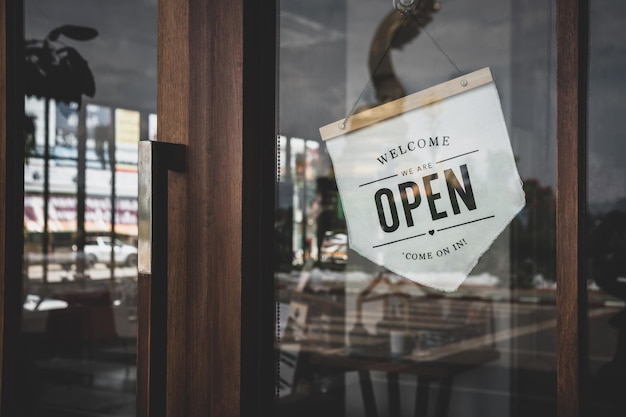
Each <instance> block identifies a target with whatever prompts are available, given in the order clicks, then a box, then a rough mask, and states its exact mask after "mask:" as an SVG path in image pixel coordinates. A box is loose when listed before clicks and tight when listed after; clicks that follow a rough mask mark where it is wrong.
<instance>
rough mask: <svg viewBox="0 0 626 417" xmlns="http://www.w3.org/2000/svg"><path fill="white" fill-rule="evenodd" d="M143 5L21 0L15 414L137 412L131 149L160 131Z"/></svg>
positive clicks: (151, 38)
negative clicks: (20, 303) (22, 152)
mask: <svg viewBox="0 0 626 417" xmlns="http://www.w3.org/2000/svg"><path fill="white" fill-rule="evenodd" d="M140 3H141V4H140ZM140 3H133V4H130V3H128V2H123V1H114V2H107V3H102V4H99V3H98V4H96V3H94V2H88V3H84V2H77V1H69V2H61V3H59V2H45V1H40V0H27V1H25V2H24V7H25V39H26V51H25V52H26V56H25V59H26V73H25V90H26V97H25V109H24V129H23V131H24V139H25V147H26V161H25V165H24V175H25V178H24V179H25V184H24V187H25V188H24V241H25V248H24V269H23V298H24V309H23V316H22V327H21V329H22V333H21V336H22V338H21V341H20V350H21V352H22V356H21V359H20V364H19V366H20V375H21V380H20V381H18V382H16V383H17V384H18V385H19V394H20V404H21V406H22V407H21V409H22V411H23V414H22V415H24V416H52V415H73V416H93V415H101V416H105V415H110V416H134V415H135V389H136V367H135V362H136V347H135V346H136V332H137V182H138V181H137V161H138V151H137V148H138V142H139V140H140V139H142V138H146V139H147V138H148V137H151V138H153V139H154V138H155V137H156V115H155V114H154V111H155V108H156V88H155V87H156V70H155V69H156V7H155V6H156V3H155V2H140Z"/></svg>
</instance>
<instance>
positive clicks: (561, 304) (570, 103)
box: [556, 0, 587, 417]
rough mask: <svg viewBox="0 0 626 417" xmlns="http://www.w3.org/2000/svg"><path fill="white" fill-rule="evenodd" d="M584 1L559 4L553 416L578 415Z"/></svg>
mask: <svg viewBox="0 0 626 417" xmlns="http://www.w3.org/2000/svg"><path fill="white" fill-rule="evenodd" d="M583 3H586V0H559V1H557V219H556V225H557V232H556V244H557V252H556V256H557V347H558V355H557V411H558V416H560V417H576V416H579V415H581V410H582V406H583V403H582V401H581V398H583V389H582V382H583V374H584V372H585V369H584V366H583V365H582V363H584V359H585V358H584V357H585V352H584V348H583V346H584V344H585V343H586V340H585V314H586V310H585V297H586V285H585V282H586V279H585V278H586V277H584V275H583V274H584V268H583V267H582V265H583V262H584V259H585V253H584V247H583V246H582V245H583V242H584V238H585V236H584V227H583V224H584V207H585V204H586V197H585V185H584V181H585V179H586V171H585V158H586V153H585V150H586V117H587V114H586V102H587V97H586V94H587V90H586V85H587V79H586V70H585V68H586V64H587V56H586V49H585V45H586V42H587V40H586V27H585V22H584V20H585V19H586V18H587V17H586V16H585V14H584V13H583V14H582V15H581V11H583V10H584V7H583V6H584V5H583Z"/></svg>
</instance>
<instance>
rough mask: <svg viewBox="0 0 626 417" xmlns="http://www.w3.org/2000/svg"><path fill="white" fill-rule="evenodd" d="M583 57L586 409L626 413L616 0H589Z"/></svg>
mask: <svg viewBox="0 0 626 417" xmlns="http://www.w3.org/2000/svg"><path fill="white" fill-rule="evenodd" d="M590 7H591V14H590V24H591V30H590V33H591V35H590V62H589V71H590V72H589V76H590V79H589V154H588V160H587V162H588V178H587V184H588V187H587V194H588V220H589V224H588V239H587V242H588V253H589V262H588V265H589V286H588V297H589V310H588V325H589V357H588V358H587V360H588V364H589V371H590V380H589V383H588V384H587V387H588V389H589V398H590V402H591V407H590V409H589V412H588V414H587V415H589V416H592V415H599V414H602V415H605V416H621V415H624V414H625V413H626V405H625V404H624V402H623V394H624V392H625V391H624V390H625V389H626V256H625V255H626V204H625V203H626V169H625V168H624V163H623V155H624V154H625V153H624V146H623V140H622V139H621V136H622V132H623V131H624V129H626V122H625V121H624V117H623V114H622V113H623V111H624V104H623V100H622V97H621V96H622V92H623V91H624V87H625V86H626V81H624V79H623V77H622V75H621V74H622V73H623V71H624V69H626V47H624V45H623V44H622V42H621V40H620V39H621V38H620V37H621V35H626V29H624V27H623V25H622V24H621V22H623V19H624V18H626V7H624V5H623V4H621V3H611V4H602V5H599V4H597V3H594V2H591V3H590Z"/></svg>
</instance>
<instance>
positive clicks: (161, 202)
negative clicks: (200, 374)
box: [137, 141, 187, 417]
mask: <svg viewBox="0 0 626 417" xmlns="http://www.w3.org/2000/svg"><path fill="white" fill-rule="evenodd" d="M186 151H187V147H186V145H182V144H174V143H166V142H156V141H141V142H139V198H138V223H139V224H138V226H139V242H138V270H139V283H138V287H139V290H138V292H139V301H138V336H137V415H138V416H139V417H165V413H166V411H165V410H166V409H165V405H166V388H167V378H166V377H167V287H168V283H167V268H168V244H167V238H168V230H167V224H168V172H169V171H176V172H183V171H184V170H185V162H186Z"/></svg>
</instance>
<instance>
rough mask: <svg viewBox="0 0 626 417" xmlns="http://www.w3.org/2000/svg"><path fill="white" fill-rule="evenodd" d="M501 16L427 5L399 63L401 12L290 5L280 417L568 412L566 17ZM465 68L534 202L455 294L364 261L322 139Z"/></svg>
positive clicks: (281, 214) (282, 96) (283, 144)
mask: <svg viewBox="0 0 626 417" xmlns="http://www.w3.org/2000/svg"><path fill="white" fill-rule="evenodd" d="M484 3H485V4H483V5H481V7H480V10H478V9H476V8H473V7H472V6H471V5H470V4H466V3H463V2H460V1H452V0H451V1H446V2H445V3H443V2H441V4H435V2H431V1H425V2H419V4H420V7H426V8H428V10H425V11H424V13H423V16H422V17H423V18H422V19H419V20H418V21H419V23H420V26H419V30H417V31H416V30H415V28H412V31H411V30H408V31H407V32H406V33H403V36H402V37H401V39H399V40H398V46H399V44H402V48H398V49H394V48H392V49H391V50H390V51H389V53H388V55H384V54H381V51H380V49H381V42H379V41H380V39H377V36H378V37H381V38H384V39H387V41H389V39H390V38H391V37H392V35H389V34H390V33H391V34H393V30H392V29H393V28H392V27H393V24H394V22H395V21H397V20H398V19H395V20H394V15H393V12H392V11H391V4H389V2H377V1H374V0H371V1H365V2H362V1H360V2H355V1H352V0H346V1H333V2H323V5H319V6H317V7H315V8H312V7H309V6H308V5H307V2H305V1H300V0H289V1H282V2H281V5H280V7H281V15H280V16H281V19H280V48H281V49H280V54H279V56H280V58H279V63H278V71H279V88H278V94H279V96H278V102H279V113H278V114H279V132H280V133H281V134H282V136H279V137H278V138H277V141H278V144H277V145H278V146H277V147H278V155H277V160H278V177H277V186H278V187H277V190H278V198H277V211H276V217H275V232H276V240H275V242H276V245H275V253H276V259H277V262H276V265H277V267H276V272H275V284H276V288H277V293H276V298H277V303H278V305H277V311H278V313H279V314H278V317H279V319H280V320H278V323H277V324H278V332H277V349H278V351H279V373H278V376H279V379H278V386H277V394H278V399H277V415H281V416H293V415H298V416H309V415H310V416H317V415H333V416H361V415H366V416H378V415H380V416H397V415H454V416H479V415H480V416H483V415H498V416H508V415H510V416H514V415H530V414H532V415H541V416H544V415H545V416H553V415H555V414H556V401H555V397H556V372H555V369H556V310H555V265H556V264H555V262H556V260H555V230H556V225H555V132H554V122H553V120H554V117H555V101H554V91H555V84H554V69H555V67H554V56H553V55H554V54H553V48H552V43H553V41H554V39H553V36H554V35H553V34H554V22H553V10H552V7H553V6H552V5H550V4H545V5H543V6H542V7H537V5H533V6H532V7H531V6H530V5H526V4H522V3H520V2H495V1H487V2H484ZM474 6H475V5H474ZM400 20H401V19H400ZM396 23H397V22H396ZM390 28H391V29H390ZM424 28H426V30H427V31H428V34H426V32H425V31H424ZM460 28H463V30H462V31H461V30H460ZM415 32H417V33H415ZM461 33H463V34H464V35H462V34H461ZM305 34H306V36H305ZM431 37H432V38H434V39H435V41H436V42H437V44H438V45H439V46H440V47H441V49H443V50H444V51H445V53H446V54H447V55H448V57H450V58H451V59H452V60H453V61H454V63H455V65H454V66H451V65H450V61H449V60H448V59H447V57H446V56H444V55H442V51H441V50H440V49H439V48H438V47H437V46H436V45H434V44H433V41H432V40H431V39H430V38H431ZM304 39H306V42H304ZM382 49H384V48H382ZM381 55H382V56H383V58H384V59H383V60H382V62H381V64H380V65H381V66H382V67H383V72H382V73H381V74H382V75H376V74H374V76H373V77H372V72H375V71H374V70H373V69H374V68H375V67H376V65H375V64H377V63H378V62H379V61H381ZM372 57H373V58H372ZM457 65H458V67H460V68H461V69H462V71H463V72H470V71H471V70H473V69H476V68H480V67H484V66H486V65H489V66H490V67H491V69H492V71H493V73H494V77H495V79H496V82H497V84H498V90H499V91H500V95H501V97H500V98H501V101H502V104H503V110H504V114H505V120H506V122H507V128H508V130H509V133H510V136H511V140H512V145H513V150H514V153H515V156H516V160H517V163H518V169H519V171H520V174H521V176H522V179H523V188H524V192H525V194H526V206H525V208H524V209H523V210H522V212H521V213H520V214H519V215H518V216H517V217H516V218H515V219H514V220H513V222H512V223H511V225H510V226H509V227H508V228H507V230H506V231H505V232H504V233H503V234H502V235H501V236H500V237H499V238H498V239H497V240H496V241H495V242H494V244H493V245H492V247H491V248H490V249H489V250H488V252H487V253H486V254H485V255H484V256H483V257H482V258H481V260H480V262H479V263H478V265H477V266H476V267H475V268H474V270H473V271H472V273H471V274H470V276H469V278H468V279H467V280H466V281H465V282H464V284H463V285H462V286H461V287H460V289H459V290H458V291H456V292H454V293H443V292H439V291H435V290H432V289H429V288H426V287H424V286H420V285H418V284H415V283H413V282H411V281H409V280H407V279H405V278H403V277H401V276H398V275H396V274H393V273H390V272H389V271H387V270H385V269H383V268H381V267H379V266H377V265H374V264H373V263H371V262H369V261H368V260H366V259H365V258H363V257H361V256H360V255H359V254H358V253H357V252H355V251H353V250H351V248H350V241H349V237H348V231H347V228H346V222H345V218H344V216H343V211H342V207H341V198H340V195H339V193H338V190H337V185H336V182H335V178H334V175H333V166H332V164H331V162H330V158H329V156H328V153H327V151H326V147H325V144H324V143H322V142H321V141H320V140H319V133H318V131H317V129H318V128H319V127H320V126H324V125H326V124H328V123H331V122H333V121H335V120H341V119H342V118H344V117H346V116H347V115H349V114H350V112H351V111H352V109H354V111H355V112H359V111H361V110H362V109H365V108H369V107H373V106H376V105H378V104H380V103H381V102H384V101H387V100H389V99H392V98H396V97H398V94H400V95H402V94H401V93H402V91H404V92H406V93H413V92H416V91H420V90H423V89H425V88H427V87H430V86H432V85H435V84H438V83H440V82H443V81H446V80H448V79H449V78H452V77H453V76H454V75H456V74H457V69H456V68H455V66H457ZM370 77H371V78H370ZM386 81H387V82H386ZM398 92H400V93H398ZM355 102H356V104H355ZM313 144H314V145H313Z"/></svg>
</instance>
